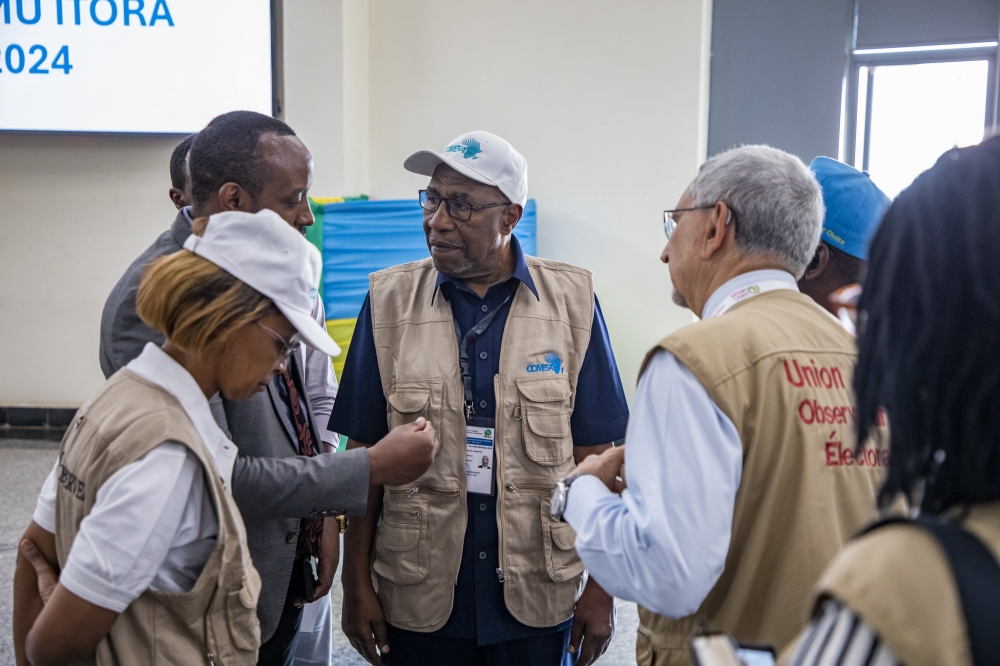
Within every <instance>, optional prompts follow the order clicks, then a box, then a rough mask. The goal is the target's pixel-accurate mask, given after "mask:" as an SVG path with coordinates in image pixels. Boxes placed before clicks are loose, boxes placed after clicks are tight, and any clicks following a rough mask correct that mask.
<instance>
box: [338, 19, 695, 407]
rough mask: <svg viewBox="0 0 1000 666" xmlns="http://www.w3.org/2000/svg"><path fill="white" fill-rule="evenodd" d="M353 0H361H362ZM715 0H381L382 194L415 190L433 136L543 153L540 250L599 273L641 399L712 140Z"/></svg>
mask: <svg viewBox="0 0 1000 666" xmlns="http://www.w3.org/2000/svg"><path fill="white" fill-rule="evenodd" d="M347 1H350V0H347ZM710 8H711V3H710V0H634V1H630V2H614V3H612V2H607V0H546V1H545V2H539V1H538V0H505V1H504V2H490V1H488V0H425V1H422V2H405V3H401V2H398V1H396V0H371V2H370V10H369V22H370V35H369V40H370V54H369V55H370V81H369V86H370V108H371V121H370V122H371V126H370V136H371V143H370V159H371V194H373V195H374V196H376V197H378V198H394V197H412V196H414V195H415V194H416V192H417V190H418V189H419V188H420V187H422V186H423V185H425V184H426V182H427V179H426V178H424V177H421V176H415V175H413V174H409V173H407V172H406V171H404V170H403V168H402V163H403V160H404V159H405V157H406V156H407V155H408V154H409V153H410V152H412V151H413V150H417V149H421V148H434V149H438V150H440V149H442V148H443V147H444V146H445V145H446V143H447V142H448V141H449V140H450V139H451V138H453V137H455V136H457V135H459V134H462V133H463V132H467V131H469V130H473V129H484V130H488V131H490V132H493V133H496V134H499V135H500V136H502V137H504V138H505V139H507V140H509V141H510V142H511V143H512V144H513V145H514V146H515V147H516V148H517V149H518V151H519V152H521V154H523V155H524V156H525V158H526V159H527V160H528V195H529V196H531V197H534V198H535V199H536V200H537V202H538V227H539V230H538V239H539V242H538V249H539V254H541V255H542V256H545V257H549V258H553V259H558V260H561V261H566V262H569V263H572V264H576V265H579V266H583V267H585V268H588V269H590V270H592V271H593V272H594V273H595V283H596V288H597V293H598V297H599V298H600V301H601V305H602V308H603V310H604V313H605V316H606V318H607V321H608V327H609V329H610V332H611V338H612V343H613V345H614V349H615V354H616V356H617V359H618V364H619V368H620V370H621V373H622V380H623V382H624V384H625V386H626V390H627V392H628V393H629V395H631V393H632V388H633V387H634V384H635V379H636V373H637V370H638V367H639V364H640V362H641V361H642V358H643V356H644V355H645V353H646V351H647V350H648V349H649V348H650V347H651V346H652V345H653V344H654V343H655V342H656V341H657V340H658V339H660V338H661V337H663V336H664V335H666V334H667V333H668V332H670V331H671V330H673V329H676V328H677V327H679V326H681V325H683V324H686V323H689V322H690V321H691V315H690V313H689V312H688V311H687V310H681V309H680V308H677V307H676V306H674V305H673V304H672V303H671V301H670V291H671V290H670V283H669V276H668V272H667V267H666V266H664V265H663V264H661V263H660V261H659V254H660V251H661V249H662V248H663V245H664V243H665V239H664V236H663V226H662V219H663V210H664V209H665V208H671V207H673V204H674V203H675V202H676V201H677V199H678V198H679V196H680V194H681V193H682V191H683V190H684V188H685V186H686V185H687V184H688V182H690V180H691V179H692V178H693V177H694V175H695V173H696V170H697V166H698V164H699V163H700V162H701V161H702V159H703V156H704V151H705V145H706V123H707V90H708V39H709V37H708V36H709V32H710V24H711V21H710Z"/></svg>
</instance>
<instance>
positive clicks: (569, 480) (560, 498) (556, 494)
mask: <svg viewBox="0 0 1000 666" xmlns="http://www.w3.org/2000/svg"><path fill="white" fill-rule="evenodd" d="M579 476H580V475H579V474H571V475H570V476H567V477H566V478H565V479H563V480H562V481H560V482H559V483H557V484H556V487H555V489H554V490H553V491H552V501H551V502H549V511H550V512H551V513H552V518H553V519H555V520H559V521H561V520H562V519H563V511H565V510H566V498H567V497H569V487H570V486H571V485H572V484H573V482H574V481H576V480H577V478H579Z"/></svg>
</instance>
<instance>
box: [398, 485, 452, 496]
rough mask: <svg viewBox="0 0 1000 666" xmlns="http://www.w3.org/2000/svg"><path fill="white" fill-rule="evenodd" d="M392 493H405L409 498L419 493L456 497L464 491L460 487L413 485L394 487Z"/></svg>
mask: <svg viewBox="0 0 1000 666" xmlns="http://www.w3.org/2000/svg"><path fill="white" fill-rule="evenodd" d="M389 492H390V493H391V494H394V495H405V496H406V498H407V499H409V498H410V497H413V496H414V495H416V494H417V493H430V494H432V495H440V496H443V497H454V496H455V495H458V494H459V493H461V492H462V491H461V490H459V489H458V488H435V487H434V486H411V487H409V488H392V489H390V490H389Z"/></svg>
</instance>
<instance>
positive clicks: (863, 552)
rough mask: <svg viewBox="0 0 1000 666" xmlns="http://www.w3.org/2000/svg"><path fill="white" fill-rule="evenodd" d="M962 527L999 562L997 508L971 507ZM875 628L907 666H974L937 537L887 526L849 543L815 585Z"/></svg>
mask: <svg viewBox="0 0 1000 666" xmlns="http://www.w3.org/2000/svg"><path fill="white" fill-rule="evenodd" d="M962 524H963V526H964V527H965V528H966V529H967V530H969V531H970V532H972V533H973V534H974V535H975V536H976V537H977V538H978V539H979V540H980V541H982V542H983V544H984V545H985V546H986V548H987V549H988V550H989V551H990V553H992V554H993V557H995V558H997V559H1000V502H994V503H992V504H986V505H979V506H974V507H973V508H972V509H971V510H970V511H969V514H968V516H966V518H965V520H963V521H962ZM817 589H818V596H819V601H822V599H824V598H826V597H835V598H837V599H839V600H840V601H841V602H843V603H844V605H846V606H847V607H848V608H850V609H851V610H852V611H854V612H855V613H857V614H858V615H860V616H861V618H862V619H863V620H864V621H865V622H867V623H868V625H869V626H870V627H872V628H873V629H874V630H875V631H876V632H877V633H878V634H879V636H881V637H882V640H883V641H884V642H885V644H886V645H888V646H889V648H890V649H891V650H892V652H893V654H894V655H895V656H896V659H897V660H898V661H899V662H900V663H902V664H906V666H972V653H971V648H970V646H969V634H968V627H966V624H965V616H964V614H963V612H962V603H961V601H960V599H959V596H958V588H957V587H956V586H955V579H954V577H953V575H952V573H951V565H950V564H949V563H948V558H947V557H946V556H945V554H944V551H942V550H941V547H940V546H939V545H938V543H937V541H936V540H935V539H934V537H933V536H932V535H930V534H928V533H927V532H925V531H924V530H922V529H920V528H917V527H912V526H907V525H888V526H886V527H882V528H879V529H878V530H876V531H874V532H872V533H870V534H866V535H865V536H863V537H861V538H860V539H857V540H855V541H852V542H850V543H848V544H847V545H846V546H845V547H844V550H843V551H842V552H841V553H840V554H839V555H838V556H837V559H836V560H834V562H833V564H831V565H830V568H829V569H827V571H826V573H824V574H823V577H822V578H821V579H820V581H819V584H818V586H817Z"/></svg>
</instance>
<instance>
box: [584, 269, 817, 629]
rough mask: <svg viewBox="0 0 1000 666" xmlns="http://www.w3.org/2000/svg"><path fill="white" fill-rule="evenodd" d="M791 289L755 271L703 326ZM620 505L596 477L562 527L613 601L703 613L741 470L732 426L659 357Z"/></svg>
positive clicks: (643, 400)
mask: <svg viewBox="0 0 1000 666" xmlns="http://www.w3.org/2000/svg"><path fill="white" fill-rule="evenodd" d="M773 289H795V290H798V287H797V286H796V284H795V278H793V277H792V275H791V274H790V273H786V272H784V271H771V270H768V271H753V272H750V273H745V274H743V275H740V276H737V277H736V278H733V279H732V280H730V281H728V282H726V283H725V284H724V285H722V286H721V287H719V289H717V290H716V291H715V292H714V293H713V294H712V296H711V297H710V298H709V300H708V302H707V303H706V305H705V308H704V310H703V315H704V317H705V318H706V319H708V318H712V317H715V316H722V315H724V314H725V313H726V312H727V311H728V310H729V308H731V307H732V306H733V305H735V304H736V303H738V302H740V301H741V300H745V299H747V298H752V297H753V296H754V295H756V294H758V293H763V292H765V291H770V290H773ZM625 442H626V447H625V471H626V474H627V475H628V479H627V480H628V487H627V488H626V490H625V491H624V492H623V493H622V495H621V497H619V496H618V495H615V494H614V493H612V492H611V491H609V490H608V489H607V488H606V487H605V486H604V484H603V483H601V481H600V480H599V479H597V478H596V477H594V476H589V475H588V476H583V477H580V478H578V479H577V480H576V481H574V482H573V484H572V486H571V487H570V492H569V497H568V498H567V506H566V511H565V512H564V516H565V519H566V521H567V522H568V523H569V524H570V525H572V526H573V529H574V530H576V550H577V553H579V555H580V558H581V559H582V560H583V562H584V564H585V565H586V566H587V569H588V570H589V571H590V573H591V575H592V576H594V578H595V579H596V580H597V582H598V583H600V584H601V586H602V587H603V588H604V589H605V590H606V591H607V592H608V593H609V594H612V595H614V596H616V597H620V598H623V599H629V600H631V601H636V602H638V603H639V604H641V605H642V606H644V607H645V608H648V609H649V610H651V611H653V612H656V613H659V614H660V615H665V616H667V617H673V618H679V617H684V616H686V615H690V614H691V613H693V612H695V611H696V610H698V608H699V607H700V606H701V604H702V602H703V601H704V600H705V597H706V596H708V593H709V592H710V591H711V590H712V588H713V587H714V586H715V583H716V582H717V581H718V580H719V576H721V575H722V570H723V568H724V566H725V563H726V555H727V553H728V552H729V540H730V536H731V532H732V523H733V510H734V505H735V502H736V492H737V491H738V490H739V486H740V477H741V474H742V471H743V445H742V443H741V442H740V437H739V434H738V433H737V431H736V427H735V426H734V425H733V423H732V421H730V420H729V417H727V416H726V415H725V414H724V413H723V412H722V410H720V409H719V407H718V406H717V405H716V404H715V402H714V401H713V400H712V399H711V397H709V395H708V393H707V392H706V391H705V389H704V387H702V385H701V384H700V383H699V382H698V380H697V379H696V378H695V376H694V375H693V374H691V371H690V370H688V369H687V367H685V366H684V365H683V364H682V363H680V362H679V361H678V360H677V359H676V357H674V355H673V354H671V353H669V352H667V351H665V350H664V351H660V352H658V353H657V354H656V355H655V356H654V357H653V358H652V360H651V361H650V363H649V365H648V367H647V368H646V372H645V373H644V374H643V376H642V379H640V381H639V386H638V388H637V390H636V394H635V399H634V400H633V408H632V413H631V417H630V419H629V424H628V430H627V432H626V435H625Z"/></svg>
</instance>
